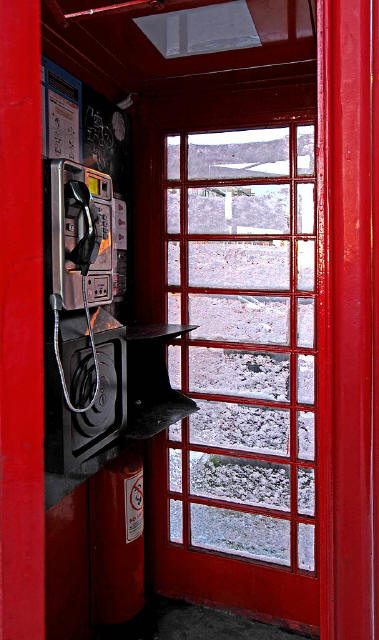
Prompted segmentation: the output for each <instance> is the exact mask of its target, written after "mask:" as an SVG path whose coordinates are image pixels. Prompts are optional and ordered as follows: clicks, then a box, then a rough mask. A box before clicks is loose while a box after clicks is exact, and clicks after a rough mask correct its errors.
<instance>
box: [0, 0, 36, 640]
mask: <svg viewBox="0 0 379 640" xmlns="http://www.w3.org/2000/svg"><path fill="white" fill-rule="evenodd" d="M39 21H40V14H39V3H37V2H30V1H29V0H15V1H14V2H11V3H10V2H5V3H4V2H3V3H2V4H1V8H0V77H1V87H2V90H1V97H0V103H1V104H0V148H1V153H0V173H1V183H2V185H3V186H2V196H1V225H2V238H3V240H2V250H1V284H0V300H1V320H0V322H1V328H0V385H1V386H0V394H1V395H0V412H1V413H0V418H1V435H0V437H1V494H0V522H1V532H0V537H1V560H0V571H1V586H0V598H1V619H0V637H1V638H3V639H4V640H10V639H12V640H24V639H25V638H28V640H41V638H43V637H44V584H43V581H44V556H43V552H44V509H43V421H44V414H43V328H42V181H41V137H40V118H41V111H40V94H41V88H40V63H41V58H40V55H41V53H40V22H39Z"/></svg>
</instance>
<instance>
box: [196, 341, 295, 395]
mask: <svg viewBox="0 0 379 640" xmlns="http://www.w3.org/2000/svg"><path fill="white" fill-rule="evenodd" d="M289 374H290V357H289V355H288V354H286V353H259V352H257V351H235V350H231V349H214V348H207V347H190V349H189V384H190V389H191V391H195V392H196V391H197V392H199V393H219V394H223V395H235V396H242V397H244V398H262V399H264V400H278V401H281V402H288V401H289V395H290V391H289Z"/></svg>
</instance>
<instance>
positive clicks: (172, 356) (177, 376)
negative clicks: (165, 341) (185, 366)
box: [167, 344, 182, 389]
mask: <svg viewBox="0 0 379 640" xmlns="http://www.w3.org/2000/svg"><path fill="white" fill-rule="evenodd" d="M181 363H182V349H181V347H180V346H179V345H172V344H171V345H170V346H169V347H168V349H167V365H168V376H169V378H170V384H171V386H172V388H173V389H181V387H182V368H181Z"/></svg>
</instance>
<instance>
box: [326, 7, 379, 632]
mask: <svg viewBox="0 0 379 640" xmlns="http://www.w3.org/2000/svg"><path fill="white" fill-rule="evenodd" d="M376 4H377V3H376ZM317 6H318V83H319V90H318V93H319V162H318V189H319V192H318V198H319V206H321V207H324V215H325V220H326V229H325V231H326V235H325V241H326V243H325V266H326V282H327V291H326V295H327V312H326V323H325V326H324V327H323V331H324V332H325V344H326V350H327V360H328V365H327V368H326V372H325V373H326V384H325V385H324V388H323V396H322V397H321V398H320V402H321V405H322V411H323V413H324V419H325V423H326V425H327V428H326V429H325V430H324V434H323V437H322V440H321V452H322V453H321V455H322V457H323V464H322V465H321V476H322V481H321V487H322V493H321V532H320V539H321V541H320V544H321V576H320V579H321V638H322V640H324V639H325V640H342V639H344V638H356V639H357V640H358V639H359V640H361V639H362V640H363V639H364V638H367V639H373V638H374V637H375V632H374V609H373V599H372V596H373V564H372V552H373V538H374V531H373V521H372V516H373V511H372V506H373V504H372V503H373V498H374V495H373V485H372V470H373V465H372V462H373V459H372V450H371V448H372V409H373V406H372V403H373V396H372V382H373V377H372V375H373V374H372V361H371V358H372V328H373V327H372V299H373V298H372V236H371V228H372V183H371V175H370V174H371V162H372V145H373V138H372V130H371V126H372V122H371V118H372V102H371V100H372V93H371V86H370V82H371V79H370V73H371V55H372V38H371V29H372V16H371V12H372V3H371V2H370V0H360V2H358V3H356V4H355V6H352V5H351V3H350V2H349V1H348V0H327V1H322V0H319V1H318V3H317ZM358 52H359V53H358ZM353 341H354V342H353ZM352 344H354V345H355V347H354V349H352V348H351V345H352Z"/></svg>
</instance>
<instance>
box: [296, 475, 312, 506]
mask: <svg viewBox="0 0 379 640" xmlns="http://www.w3.org/2000/svg"><path fill="white" fill-rule="evenodd" d="M297 510H298V512H299V513H301V514H303V515H307V516H314V514H315V472H314V469H302V468H300V467H299V468H298V470H297Z"/></svg>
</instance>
